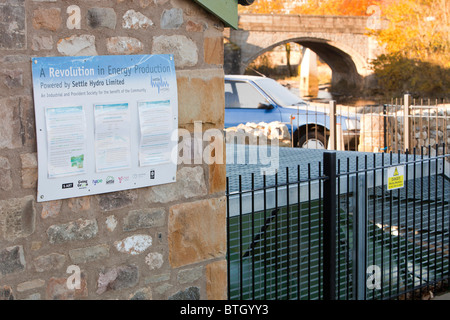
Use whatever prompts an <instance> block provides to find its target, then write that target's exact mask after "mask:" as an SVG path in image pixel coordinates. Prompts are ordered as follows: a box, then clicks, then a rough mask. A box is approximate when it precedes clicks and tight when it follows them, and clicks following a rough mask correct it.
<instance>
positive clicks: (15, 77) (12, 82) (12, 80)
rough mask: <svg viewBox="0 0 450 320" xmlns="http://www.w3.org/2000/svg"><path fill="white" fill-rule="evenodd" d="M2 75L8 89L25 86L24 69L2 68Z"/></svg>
mask: <svg viewBox="0 0 450 320" xmlns="http://www.w3.org/2000/svg"><path fill="white" fill-rule="evenodd" d="M0 76H1V78H2V80H3V83H4V84H5V86H6V87H7V88H8V89H16V88H21V87H23V70H22V69H15V70H10V69H6V70H1V72H0Z"/></svg>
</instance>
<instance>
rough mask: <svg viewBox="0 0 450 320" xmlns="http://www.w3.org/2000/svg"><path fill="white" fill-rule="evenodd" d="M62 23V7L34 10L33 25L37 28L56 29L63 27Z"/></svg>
mask: <svg viewBox="0 0 450 320" xmlns="http://www.w3.org/2000/svg"><path fill="white" fill-rule="evenodd" d="M61 25H62V19H61V9H59V8H49V9H45V8H39V9H36V10H35V11H34V12H33V27H34V28H35V29H37V30H39V29H44V30H50V31H56V30H58V29H59V28H61Z"/></svg>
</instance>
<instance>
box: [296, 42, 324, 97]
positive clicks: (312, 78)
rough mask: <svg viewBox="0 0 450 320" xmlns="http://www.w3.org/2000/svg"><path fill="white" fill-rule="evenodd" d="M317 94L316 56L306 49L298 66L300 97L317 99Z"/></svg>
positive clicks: (317, 73)
mask: <svg viewBox="0 0 450 320" xmlns="http://www.w3.org/2000/svg"><path fill="white" fill-rule="evenodd" d="M318 93H319V72H318V70H317V54H316V53H315V52H314V51H311V50H310V49H308V48H307V49H306V50H305V52H304V54H303V58H302V62H301V64H300V95H301V96H302V97H313V98H315V97H317V95H318Z"/></svg>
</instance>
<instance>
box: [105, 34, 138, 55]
mask: <svg viewBox="0 0 450 320" xmlns="http://www.w3.org/2000/svg"><path fill="white" fill-rule="evenodd" d="M106 49H107V50H108V53H110V54H137V53H140V52H142V51H143V50H144V44H143V43H142V42H140V41H139V40H138V39H136V38H131V37H112V38H108V39H107V40H106Z"/></svg>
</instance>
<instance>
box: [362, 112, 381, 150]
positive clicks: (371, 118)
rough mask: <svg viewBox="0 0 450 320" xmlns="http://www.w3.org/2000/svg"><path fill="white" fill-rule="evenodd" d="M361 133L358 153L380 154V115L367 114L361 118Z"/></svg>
mask: <svg viewBox="0 0 450 320" xmlns="http://www.w3.org/2000/svg"><path fill="white" fill-rule="evenodd" d="M360 126H361V131H360V132H361V133H360V137H359V146H358V151H361V152H380V151H381V149H382V148H384V118H383V115H382V114H378V113H368V114H364V115H362V116H361V119H360Z"/></svg>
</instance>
